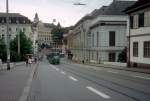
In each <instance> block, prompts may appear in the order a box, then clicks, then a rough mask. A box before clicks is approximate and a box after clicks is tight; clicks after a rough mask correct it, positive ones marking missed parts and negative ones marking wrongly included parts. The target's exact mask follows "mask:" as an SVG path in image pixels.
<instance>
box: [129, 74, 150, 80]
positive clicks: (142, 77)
mask: <svg viewBox="0 0 150 101" xmlns="http://www.w3.org/2000/svg"><path fill="white" fill-rule="evenodd" d="M132 76H133V77H135V78H141V79H147V80H150V78H148V77H144V76H138V75H132Z"/></svg>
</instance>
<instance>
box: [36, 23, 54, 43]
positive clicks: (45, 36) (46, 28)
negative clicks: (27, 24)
mask: <svg viewBox="0 0 150 101" xmlns="http://www.w3.org/2000/svg"><path fill="white" fill-rule="evenodd" d="M53 27H54V26H53V25H52V24H49V23H42V22H41V21H40V22H39V23H38V42H39V44H41V45H42V44H47V45H51V44H52V34H51V31H52V29H53Z"/></svg>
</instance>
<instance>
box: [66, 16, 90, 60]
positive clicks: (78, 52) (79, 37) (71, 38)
mask: <svg viewBox="0 0 150 101" xmlns="http://www.w3.org/2000/svg"><path fill="white" fill-rule="evenodd" d="M91 19H92V16H90V15H87V16H85V17H83V18H82V19H81V20H80V21H78V23H77V24H76V25H75V26H74V28H73V30H71V31H70V32H69V34H68V50H70V51H71V53H72V54H73V59H74V60H77V61H83V60H85V61H88V56H89V55H88V54H89V51H88V50H89V49H88V48H89V41H88V34H89V28H90V23H91Z"/></svg>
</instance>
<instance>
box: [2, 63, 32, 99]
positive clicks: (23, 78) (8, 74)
mask: <svg viewBox="0 0 150 101" xmlns="http://www.w3.org/2000/svg"><path fill="white" fill-rule="evenodd" d="M31 71H32V67H26V65H25V64H22V65H18V66H15V68H13V69H11V70H9V71H7V70H2V71H0V101H18V99H19V97H20V96H21V94H22V91H23V89H24V87H25V85H26V82H27V79H28V78H29V74H30V73H31Z"/></svg>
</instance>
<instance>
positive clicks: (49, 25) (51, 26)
mask: <svg viewBox="0 0 150 101" xmlns="http://www.w3.org/2000/svg"><path fill="white" fill-rule="evenodd" d="M44 27H49V28H53V27H55V25H54V24H50V23H44Z"/></svg>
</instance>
